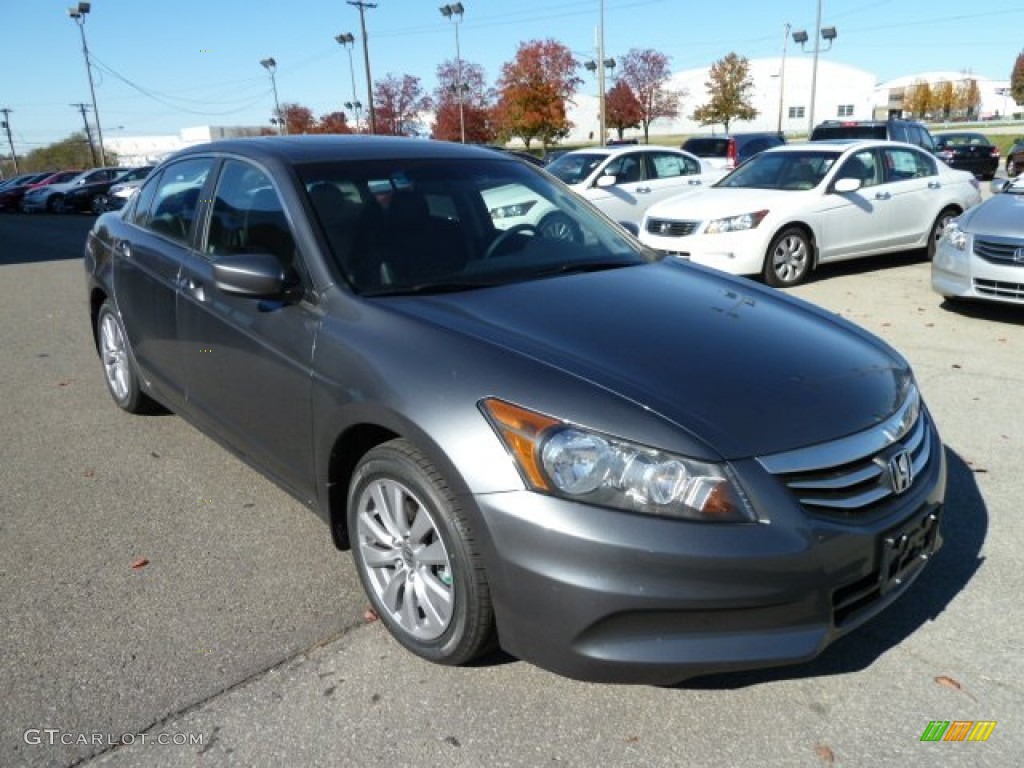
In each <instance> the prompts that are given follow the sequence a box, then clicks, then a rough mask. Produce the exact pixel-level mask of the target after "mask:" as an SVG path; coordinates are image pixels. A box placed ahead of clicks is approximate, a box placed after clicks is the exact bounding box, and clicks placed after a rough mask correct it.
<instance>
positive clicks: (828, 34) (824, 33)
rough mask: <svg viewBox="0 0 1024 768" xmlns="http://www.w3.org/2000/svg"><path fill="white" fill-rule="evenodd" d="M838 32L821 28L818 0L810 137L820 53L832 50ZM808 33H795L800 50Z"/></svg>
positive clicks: (811, 126)
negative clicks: (825, 44)
mask: <svg viewBox="0 0 1024 768" xmlns="http://www.w3.org/2000/svg"><path fill="white" fill-rule="evenodd" d="M836 37H837V32H836V28H835V27H824V28H823V27H822V26H821V0H818V14H817V16H816V17H815V20H814V63H813V64H812V65H811V106H810V110H809V112H810V114H808V116H807V135H808V136H810V135H811V132H812V131H813V130H814V99H815V96H816V95H817V91H818V54H819V53H820V52H822V51H823V50H824V51H828V50H831V49H832V42H833V41H834V40H835V39H836ZM807 39H808V38H807V31H806V30H803V29H801V30H797V31H796V32H794V33H793V42H796V43H799V44H800V49H801V50H803V48H804V44H805V43H806V42H807ZM822 40H824V41H825V42H827V43H828V48H824V49H823V48H822V47H821V41H822Z"/></svg>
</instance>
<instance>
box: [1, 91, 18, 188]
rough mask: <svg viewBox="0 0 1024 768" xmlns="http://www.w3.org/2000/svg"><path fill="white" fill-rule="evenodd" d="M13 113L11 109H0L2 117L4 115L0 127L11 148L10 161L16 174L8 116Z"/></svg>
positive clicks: (16, 166)
mask: <svg viewBox="0 0 1024 768" xmlns="http://www.w3.org/2000/svg"><path fill="white" fill-rule="evenodd" d="M13 111H14V110H13V109H8V108H7V107H4V108H3V109H0V112H2V113H3V115H4V119H3V120H2V121H0V125H2V126H3V129H4V130H5V131H7V143H8V144H9V145H10V147H11V160H13V161H14V172H15V173H18V156H17V155H16V154H15V153H14V139H12V138H11V117H10V115H11V112H13Z"/></svg>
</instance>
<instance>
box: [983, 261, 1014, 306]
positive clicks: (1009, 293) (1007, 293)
mask: <svg viewBox="0 0 1024 768" xmlns="http://www.w3.org/2000/svg"><path fill="white" fill-rule="evenodd" d="M1022 266H1024V265H1022ZM974 290H976V291H977V292H978V293H982V294H985V295H986V296H998V297H999V298H1001V299H1016V300H1017V301H1024V283H1006V282H1003V281H1001V280H982V279H981V278H977V277H976V278H974Z"/></svg>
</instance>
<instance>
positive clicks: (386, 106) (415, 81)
mask: <svg viewBox="0 0 1024 768" xmlns="http://www.w3.org/2000/svg"><path fill="white" fill-rule="evenodd" d="M432 107H433V102H432V101H431V99H430V97H429V96H427V95H425V94H424V93H423V86H422V85H420V79H419V78H418V77H413V76H412V75H402V77H401V78H399V77H397V76H396V75H391V74H389V75H387V76H386V77H384V78H383V79H381V80H378V81H377V82H376V83H375V84H374V87H373V108H374V110H375V111H376V113H377V133H381V134H385V135H391V136H410V135H414V134H416V133H418V132H419V129H420V125H421V123H420V113H421V112H427V111H429V110H430V109H431V108H432Z"/></svg>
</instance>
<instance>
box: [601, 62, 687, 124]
mask: <svg viewBox="0 0 1024 768" xmlns="http://www.w3.org/2000/svg"><path fill="white" fill-rule="evenodd" d="M671 76H672V71H671V70H670V69H669V58H668V56H666V55H665V54H663V53H658V52H657V51H655V50H654V49H652V48H632V49H630V51H629V53H627V54H626V55H625V56H623V57H622V69H621V70H620V71H619V77H618V82H620V83H625V84H626V85H628V86H629V88H630V90H631V91H633V95H634V96H635V97H636V99H637V101H638V102H639V103H640V125H642V126H643V129H644V142H645V143H647V142H648V141H649V138H650V128H651V123H653V122H654V121H655V120H657V119H659V118H662V117H668V118H671V117H677V116H678V115H679V101H680V99H681V98H682V96H683V95H685V94H680V93H677V92H675V91H672V90H670V89H669V88H668V80H669V78H670V77H671ZM605 109H606V113H605V114H606V115H607V105H606V108H605Z"/></svg>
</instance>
